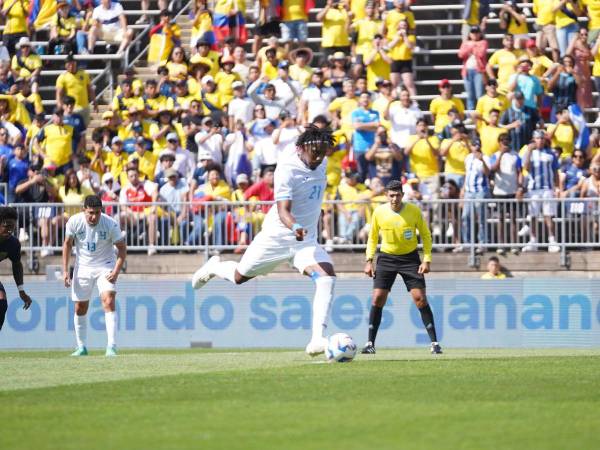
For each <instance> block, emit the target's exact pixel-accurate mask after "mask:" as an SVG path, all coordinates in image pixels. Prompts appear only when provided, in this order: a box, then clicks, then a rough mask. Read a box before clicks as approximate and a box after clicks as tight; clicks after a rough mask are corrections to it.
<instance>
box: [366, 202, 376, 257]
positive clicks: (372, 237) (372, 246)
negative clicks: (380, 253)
mask: <svg viewBox="0 0 600 450" xmlns="http://www.w3.org/2000/svg"><path fill="white" fill-rule="evenodd" d="M378 243H379V223H378V222H377V209H375V211H373V215H372V216H371V229H370V230H369V240H368V241H367V256H366V259H367V261H368V260H369V259H373V258H374V257H375V252H376V251H377V244H378Z"/></svg>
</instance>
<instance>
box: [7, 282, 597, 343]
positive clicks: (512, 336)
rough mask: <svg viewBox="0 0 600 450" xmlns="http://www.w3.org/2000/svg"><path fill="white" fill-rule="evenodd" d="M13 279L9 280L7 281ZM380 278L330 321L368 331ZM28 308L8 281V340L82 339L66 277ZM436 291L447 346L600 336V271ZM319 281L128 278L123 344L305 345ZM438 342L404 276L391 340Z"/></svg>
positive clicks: (122, 291) (93, 318)
mask: <svg viewBox="0 0 600 450" xmlns="http://www.w3.org/2000/svg"><path fill="white" fill-rule="evenodd" d="M7 284H8V283H7ZM371 286H372V284H371V282H370V281H369V280H368V279H366V278H365V279H360V278H339V279H338V281H337V284H336V292H335V300H334V303H333V305H332V309H331V319H330V326H329V330H330V332H331V333H333V332H337V331H343V332H346V333H348V334H350V335H351V336H353V337H354V338H355V340H356V341H357V342H358V343H359V344H362V343H363V341H365V340H366V334H367V323H368V315H369V306H370V297H371ZM27 289H28V292H29V293H30V295H31V297H32V298H33V299H34V303H33V305H32V307H31V309H30V310H28V311H23V310H22V309H21V307H22V302H21V300H20V299H19V298H18V295H17V292H16V289H15V288H14V286H7V295H8V299H9V309H8V312H7V317H6V322H5V324H4V328H3V329H2V331H0V348H24V349H25V348H70V347H73V346H74V345H75V338H74V332H73V303H72V302H71V300H70V292H69V290H67V289H65V288H64V287H63V286H62V284H61V283H59V282H30V283H28V285H27ZM427 291H428V297H429V301H430V303H431V305H432V309H433V311H434V314H435V320H436V328H437V330H438V337H439V340H440V341H441V343H442V344H443V345H444V346H445V347H589V346H598V345H600V281H598V280H595V279H583V278H582V279H573V278H565V279H556V278H553V279H544V278H531V279H508V280H494V281H488V280H476V279H430V280H428V289H427ZM312 296H313V284H312V282H311V281H310V280H309V279H307V278H301V277H290V279H269V278H259V279H256V280H252V281H250V282H248V283H246V284H244V285H241V286H234V285H232V284H230V283H228V282H224V281H211V282H210V283H209V284H208V285H206V286H205V287H204V288H203V289H202V290H200V291H194V290H193V289H192V288H191V285H190V283H189V282H184V281H156V280H153V281H151V280H148V281H128V280H120V281H119V283H118V294H117V303H118V304H117V315H118V334H117V344H118V345H119V347H189V346H190V344H191V343H192V342H203V343H211V344H212V345H213V346H215V347H303V346H304V345H305V344H306V343H307V341H308V340H309V338H310V326H311V305H312ZM88 340H89V346H91V347H102V346H104V345H105V342H106V335H105V332H104V313H103V311H102V307H101V305H100V301H99V299H98V298H97V296H96V298H94V299H92V303H91V305H90V310H89V312H88ZM428 342H429V340H428V338H427V334H426V333H425V330H424V329H423V325H422V323H421V318H420V315H419V312H418V310H417V309H416V308H415V306H414V305H413V304H412V302H411V301H410V297H409V295H408V293H407V292H406V290H405V288H404V285H403V284H402V281H401V280H400V279H398V282H397V283H396V285H395V287H394V289H393V290H392V292H391V295H390V299H389V301H388V304H387V306H386V308H385V310H384V314H383V320H382V324H381V328H380V332H379V337H378V345H379V346H381V347H384V346H390V347H412V346H420V345H425V344H427V343H428Z"/></svg>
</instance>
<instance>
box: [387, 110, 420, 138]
mask: <svg viewBox="0 0 600 450" xmlns="http://www.w3.org/2000/svg"><path fill="white" fill-rule="evenodd" d="M422 116H423V113H422V112H421V110H420V109H419V107H418V106H417V104H416V103H412V104H411V105H410V106H409V107H408V108H406V107H404V106H403V105H402V103H400V102H399V101H396V102H394V103H392V104H391V105H390V110H389V117H390V122H391V124H392V130H391V133H390V137H391V138H392V142H393V143H394V144H396V145H397V146H398V147H400V148H404V147H406V145H407V143H408V137H409V136H410V135H413V134H416V132H417V128H416V126H417V120H418V119H420V118H421V117H422Z"/></svg>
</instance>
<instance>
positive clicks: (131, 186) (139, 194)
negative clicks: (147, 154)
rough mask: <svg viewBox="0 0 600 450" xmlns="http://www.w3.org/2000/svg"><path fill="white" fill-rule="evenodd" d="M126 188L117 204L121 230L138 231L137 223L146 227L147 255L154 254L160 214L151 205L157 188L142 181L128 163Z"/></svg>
mask: <svg viewBox="0 0 600 450" xmlns="http://www.w3.org/2000/svg"><path fill="white" fill-rule="evenodd" d="M126 174H127V181H128V182H129V183H128V185H127V187H123V188H122V189H121V193H120V194H119V203H120V204H121V217H120V218H121V229H122V230H125V232H129V231H130V230H131V231H134V230H136V231H137V230H139V223H140V222H143V223H144V226H145V225H147V234H146V236H147V238H146V239H145V240H144V242H143V243H144V244H146V245H148V255H149V256H151V255H154V254H155V253H156V247H155V245H156V228H157V220H158V216H159V214H160V211H159V210H158V208H157V207H156V206H154V205H152V203H154V202H156V201H157V200H158V186H157V185H156V184H155V183H153V182H152V181H150V180H145V181H142V180H141V179H140V173H139V171H138V169H137V166H136V165H134V164H131V163H129V164H128V165H127V168H126Z"/></svg>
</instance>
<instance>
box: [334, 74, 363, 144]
mask: <svg viewBox="0 0 600 450" xmlns="http://www.w3.org/2000/svg"><path fill="white" fill-rule="evenodd" d="M342 89H343V91H344V95H343V96H341V97H338V98H336V99H334V100H333V101H332V102H331V103H330V104H329V107H328V108H327V110H328V111H329V113H330V114H331V117H332V126H333V129H336V130H337V129H340V130H342V132H343V133H344V134H345V135H346V137H347V138H348V140H350V139H352V133H353V131H354V127H353V125H352V112H353V111H354V110H355V109H357V108H358V98H357V96H356V88H355V85H354V80H353V79H352V78H348V79H346V80H344V84H343V85H342Z"/></svg>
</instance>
